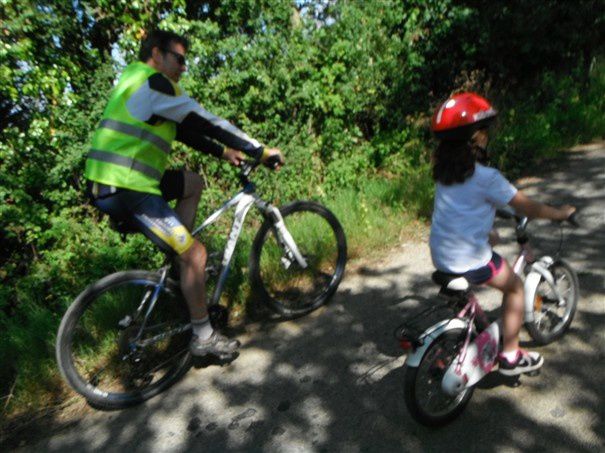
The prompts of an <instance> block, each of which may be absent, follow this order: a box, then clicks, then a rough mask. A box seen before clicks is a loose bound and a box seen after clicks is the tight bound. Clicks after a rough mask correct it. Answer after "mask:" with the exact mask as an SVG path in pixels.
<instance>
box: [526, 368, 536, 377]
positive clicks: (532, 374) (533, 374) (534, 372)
mask: <svg viewBox="0 0 605 453" xmlns="http://www.w3.org/2000/svg"><path fill="white" fill-rule="evenodd" d="M524 374H525V375H526V376H529V377H536V376H539V375H540V370H539V369H538V370H533V371H530V372H529V373H524Z"/></svg>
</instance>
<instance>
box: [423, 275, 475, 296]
mask: <svg viewBox="0 0 605 453" xmlns="http://www.w3.org/2000/svg"><path fill="white" fill-rule="evenodd" d="M431 278H432V279H433V281H434V282H435V283H437V284H438V285H439V286H441V290H442V291H443V290H448V291H454V292H457V291H466V290H467V289H468V288H469V287H470V284H469V283H468V280H467V279H466V278H465V277H464V276H462V275H461V274H449V273H446V272H441V271H435V272H433V275H432V276H431Z"/></svg>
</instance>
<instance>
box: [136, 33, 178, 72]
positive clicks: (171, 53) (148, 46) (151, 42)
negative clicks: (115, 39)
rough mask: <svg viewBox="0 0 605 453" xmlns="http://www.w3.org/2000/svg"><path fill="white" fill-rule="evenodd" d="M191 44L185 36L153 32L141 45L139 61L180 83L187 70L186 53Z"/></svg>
mask: <svg viewBox="0 0 605 453" xmlns="http://www.w3.org/2000/svg"><path fill="white" fill-rule="evenodd" d="M188 48H189V42H188V41H187V39H186V38H185V37H183V36H180V35H177V34H176V33H173V32H170V31H163V30H153V31H151V32H150V33H149V34H148V35H147V37H146V38H145V39H144V40H143V42H142V43H141V50H140V51H139V60H141V61H143V62H145V63H147V64H148V65H149V66H151V67H152V68H154V69H157V70H158V71H160V72H161V73H162V74H164V75H165V76H166V77H168V78H170V79H172V80H174V81H175V82H178V81H179V79H180V78H181V74H182V73H183V72H185V70H186V64H185V53H186V52H187V49H188Z"/></svg>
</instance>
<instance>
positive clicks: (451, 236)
mask: <svg viewBox="0 0 605 453" xmlns="http://www.w3.org/2000/svg"><path fill="white" fill-rule="evenodd" d="M516 193H517V189H516V188H515V187H514V186H513V185H512V184H511V183H510V182H508V180H507V179H506V178H505V177H504V176H502V174H501V173H500V172H499V171H498V170H496V169H495V168H490V167H485V166H483V165H481V164H479V163H476V164H475V173H474V174H473V175H472V176H471V177H470V178H468V179H467V180H466V181H464V182H463V183H462V184H452V185H449V186H445V185H443V184H440V183H437V191H436V193H435V207H434V210H433V220H432V225H431V236H430V240H429V245H430V247H431V258H432V259H433V264H434V265H435V267H436V268H437V269H439V270H440V271H443V272H451V273H456V274H461V273H464V272H466V271H469V270H472V269H477V268H479V267H482V266H485V265H486V264H487V263H488V262H489V260H490V259H491V257H492V248H491V246H490V244H489V232H490V230H491V229H492V226H493V224H494V216H495V214H496V207H499V206H504V205H507V204H508V203H509V202H510V201H511V200H512V198H513V197H514V196H515V194H516Z"/></svg>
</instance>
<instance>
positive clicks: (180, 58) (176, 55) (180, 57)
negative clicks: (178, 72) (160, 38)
mask: <svg viewBox="0 0 605 453" xmlns="http://www.w3.org/2000/svg"><path fill="white" fill-rule="evenodd" d="M162 50H163V51H164V52H167V53H169V54H172V55H174V58H176V62H177V63H178V64H179V65H181V66H185V65H186V64H187V60H185V57H184V56H183V55H181V54H180V53H178V52H173V51H172V50H170V49H162Z"/></svg>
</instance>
